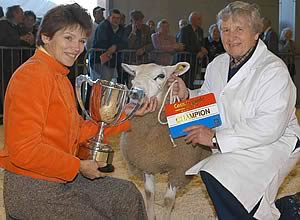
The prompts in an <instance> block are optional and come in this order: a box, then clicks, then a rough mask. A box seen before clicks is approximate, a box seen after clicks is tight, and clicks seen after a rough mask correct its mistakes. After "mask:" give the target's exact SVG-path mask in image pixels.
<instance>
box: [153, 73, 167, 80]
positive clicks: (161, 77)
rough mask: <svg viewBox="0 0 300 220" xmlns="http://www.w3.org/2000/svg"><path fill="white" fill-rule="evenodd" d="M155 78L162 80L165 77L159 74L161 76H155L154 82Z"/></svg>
mask: <svg viewBox="0 0 300 220" xmlns="http://www.w3.org/2000/svg"><path fill="white" fill-rule="evenodd" d="M157 78H160V79H163V78H165V75H164V74H163V73H161V74H159V75H157V76H156V77H155V78H154V80H156V79H157Z"/></svg>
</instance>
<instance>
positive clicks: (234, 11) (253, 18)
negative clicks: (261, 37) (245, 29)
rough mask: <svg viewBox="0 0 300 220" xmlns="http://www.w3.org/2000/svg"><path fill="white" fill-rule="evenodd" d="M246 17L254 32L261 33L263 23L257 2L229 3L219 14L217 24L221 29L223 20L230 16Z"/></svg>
mask: <svg viewBox="0 0 300 220" xmlns="http://www.w3.org/2000/svg"><path fill="white" fill-rule="evenodd" d="M237 17H245V18H247V19H248V20H249V23H250V24H251V26H252V30H253V32H254V33H261V32H262V28H263V24H262V19H261V16H260V12H259V7H258V5H257V4H250V3H247V2H242V1H235V2H231V3H229V4H228V5H227V6H226V7H225V8H223V9H222V10H221V11H220V12H219V13H218V15H217V24H218V27H219V30H221V26H222V22H223V21H227V20H228V19H230V18H237Z"/></svg>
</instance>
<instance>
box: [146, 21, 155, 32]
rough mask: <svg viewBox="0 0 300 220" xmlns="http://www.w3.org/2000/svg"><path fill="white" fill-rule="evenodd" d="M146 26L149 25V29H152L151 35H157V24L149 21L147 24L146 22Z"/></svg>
mask: <svg viewBox="0 0 300 220" xmlns="http://www.w3.org/2000/svg"><path fill="white" fill-rule="evenodd" d="M146 25H148V27H149V28H150V32H151V34H153V33H155V32H156V31H155V22H154V21H153V20H151V19H149V20H148V21H147V22H146Z"/></svg>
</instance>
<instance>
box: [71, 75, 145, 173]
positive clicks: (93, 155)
mask: <svg viewBox="0 0 300 220" xmlns="http://www.w3.org/2000/svg"><path fill="white" fill-rule="evenodd" d="M83 83H88V84H89V85H90V86H91V95H90V97H89V110H88V111H87V110H86V109H85V106H84V103H83V97H82V85H83ZM75 87H76V96H77V100H78V103H79V105H80V107H81V109H82V111H83V113H84V115H85V116H86V118H87V119H89V120H93V121H94V122H96V123H98V124H100V130H99V133H98V135H97V136H95V137H93V138H91V139H90V140H88V141H87V143H85V144H83V145H82V147H80V149H79V152H78V157H79V158H80V159H90V160H95V161H97V162H104V163H106V166H105V167H101V168H99V170H100V171H102V172H113V170H114V167H113V165H112V162H113V155H114V150H113V149H112V147H111V146H110V145H109V144H106V143H104V142H103V131H104V128H106V127H108V126H114V125H118V124H120V123H122V122H124V121H125V120H128V119H130V118H132V117H133V115H134V113H135V112H136V111H137V110H138V108H139V107H140V106H141V104H142V100H143V97H144V91H143V90H142V89H140V88H131V89H130V90H129V89H128V88H127V86H126V85H123V84H118V83H115V82H112V81H106V80H96V81H93V80H91V78H90V77H89V76H87V75H79V76H78V77H76V86H75ZM85 89H86V87H85ZM85 94H86V92H85ZM127 104H130V105H133V108H132V110H131V111H130V112H129V114H127V115H126V117H125V118H124V119H122V120H120V117H121V115H122V113H123V112H124V109H125V106H126V105H127Z"/></svg>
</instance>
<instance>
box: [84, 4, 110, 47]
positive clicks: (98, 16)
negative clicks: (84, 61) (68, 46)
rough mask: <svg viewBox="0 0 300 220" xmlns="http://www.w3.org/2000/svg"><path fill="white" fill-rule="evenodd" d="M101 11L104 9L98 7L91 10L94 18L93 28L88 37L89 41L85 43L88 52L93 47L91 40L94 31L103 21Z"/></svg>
mask: <svg viewBox="0 0 300 220" xmlns="http://www.w3.org/2000/svg"><path fill="white" fill-rule="evenodd" d="M103 11H105V8H101V7H100V6H97V7H95V8H94V9H93V17H94V23H93V28H92V33H91V35H90V37H89V39H88V40H87V42H86V45H85V46H86V50H87V51H88V50H89V49H91V48H92V46H93V40H94V36H95V31H96V28H97V26H98V24H100V23H101V22H102V21H104V20H105V18H104V16H103Z"/></svg>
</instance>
